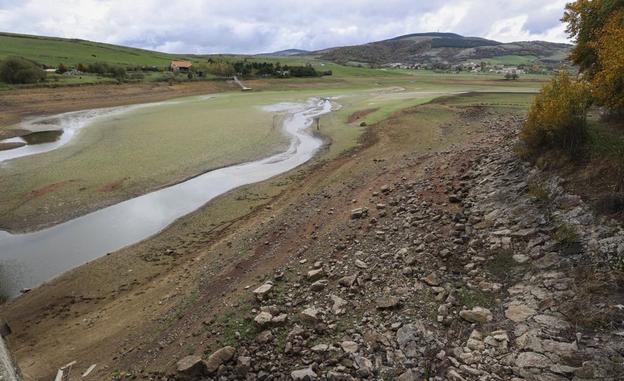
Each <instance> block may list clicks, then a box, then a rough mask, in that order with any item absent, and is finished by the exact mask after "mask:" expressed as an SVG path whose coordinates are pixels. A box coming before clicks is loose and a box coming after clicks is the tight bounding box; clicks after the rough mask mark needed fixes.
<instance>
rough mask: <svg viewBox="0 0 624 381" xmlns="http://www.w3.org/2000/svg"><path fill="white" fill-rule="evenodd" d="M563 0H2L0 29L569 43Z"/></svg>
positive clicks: (129, 41)
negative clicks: (447, 35)
mask: <svg viewBox="0 0 624 381" xmlns="http://www.w3.org/2000/svg"><path fill="white" fill-rule="evenodd" d="M565 3H566V0H547V1H544V0H514V1H509V0H487V1H486V0H438V1H431V0H265V1H259V0H64V1H52V0H0V31H4V32H14V33H26V34H37V35H46V36H58V37H71V38H82V39H87V40H94V41H101V42H108V43H113V44H121V45H129V46H134V47H140V48H146V49H154V50H160V51H166V52H172V53H260V52H270V51H276V50H282V49H289V48H299V49H307V50H317V49H323V48H327V47H333V46H341V45H353V44H360V43H364V42H370V41H376V40H382V39H386V38H390V37H395V36H398V35H402V34H408V33H417V32H432V31H433V32H437V31H440V32H455V33H459V34H462V35H466V36H479V37H486V38H491V39H495V40H498V41H503V42H509V41H519V40H546V41H554V42H567V39H566V34H565V32H564V28H563V26H562V25H561V23H560V21H559V19H560V18H561V16H562V14H563V8H564V6H565Z"/></svg>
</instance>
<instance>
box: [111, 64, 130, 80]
mask: <svg viewBox="0 0 624 381" xmlns="http://www.w3.org/2000/svg"><path fill="white" fill-rule="evenodd" d="M109 72H110V74H111V76H113V77H114V78H116V79H118V80H122V79H124V78H126V69H124V68H123V67H121V66H113V67H111V68H110V69H109Z"/></svg>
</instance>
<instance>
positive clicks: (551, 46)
mask: <svg viewBox="0 0 624 381" xmlns="http://www.w3.org/2000/svg"><path fill="white" fill-rule="evenodd" d="M571 48H572V45H569V44H560V43H552V42H545V41H521V42H511V43H502V42H498V41H493V40H488V39H485V38H480V37H464V36H461V35H458V34H455V33H414V34H408V35H405V36H399V37H395V38H391V39H388V40H383V41H377V42H370V43H367V44H363V45H354V46H343V47H336V48H329V49H324V50H319V51H316V52H312V53H307V54H311V55H314V56H317V57H318V58H321V59H325V60H329V61H333V62H337V63H343V64H346V63H366V64H377V65H383V64H390V63H404V64H415V63H423V64H431V63H437V62H444V63H450V64H454V63H460V62H466V61H483V60H487V61H490V62H493V63H507V64H520V63H532V62H540V63H543V64H553V65H556V64H560V63H561V62H562V61H564V60H565V58H566V57H567V56H568V54H569V52H570V49H571Z"/></svg>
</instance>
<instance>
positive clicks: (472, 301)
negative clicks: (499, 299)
mask: <svg viewBox="0 0 624 381" xmlns="http://www.w3.org/2000/svg"><path fill="white" fill-rule="evenodd" d="M453 295H454V296H455V297H456V298H457V301H458V302H459V303H460V304H462V305H464V306H466V307H468V308H473V307H485V308H493V307H496V295H495V294H493V293H491V292H485V291H481V290H473V289H468V288H460V289H458V290H457V291H456V292H455V293H454V294H453Z"/></svg>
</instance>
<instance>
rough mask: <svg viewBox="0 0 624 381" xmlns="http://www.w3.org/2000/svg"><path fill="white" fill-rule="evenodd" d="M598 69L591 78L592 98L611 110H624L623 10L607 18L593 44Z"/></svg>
mask: <svg viewBox="0 0 624 381" xmlns="http://www.w3.org/2000/svg"><path fill="white" fill-rule="evenodd" d="M593 46H594V48H595V50H596V52H597V54H598V63H599V65H598V66H599V69H598V70H597V72H596V74H595V75H594V77H593V78H592V85H593V91H594V96H595V97H596V100H597V101H598V103H599V104H601V105H604V106H607V107H609V108H611V109H623V108H624V10H619V11H617V12H615V13H614V14H613V15H611V17H609V20H608V22H607V23H606V25H605V26H604V28H603V29H602V33H600V37H599V38H598V40H597V41H596V42H595V43H594V44H593Z"/></svg>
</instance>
